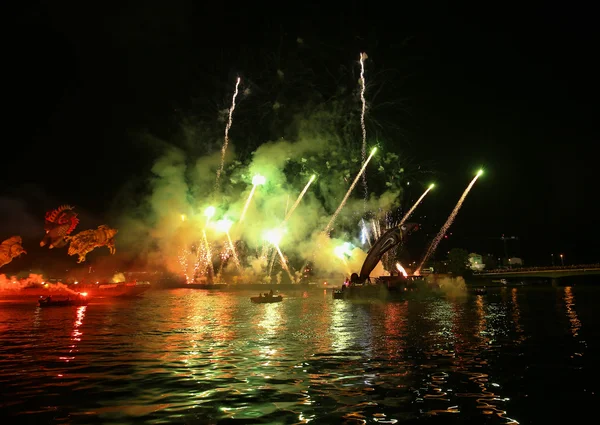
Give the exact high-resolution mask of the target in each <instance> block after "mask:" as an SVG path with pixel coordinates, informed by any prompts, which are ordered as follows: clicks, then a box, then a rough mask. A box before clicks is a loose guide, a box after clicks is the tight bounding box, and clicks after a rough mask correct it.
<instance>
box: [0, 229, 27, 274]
mask: <svg viewBox="0 0 600 425" xmlns="http://www.w3.org/2000/svg"><path fill="white" fill-rule="evenodd" d="M22 244H23V240H22V239H21V236H12V237H10V238H8V239H6V240H5V241H4V242H2V244H1V245H0V267H2V266H4V265H6V264H8V263H10V262H11V261H12V260H13V258H16V257H18V256H19V255H21V254H27V251H25V250H24V249H23V245H22Z"/></svg>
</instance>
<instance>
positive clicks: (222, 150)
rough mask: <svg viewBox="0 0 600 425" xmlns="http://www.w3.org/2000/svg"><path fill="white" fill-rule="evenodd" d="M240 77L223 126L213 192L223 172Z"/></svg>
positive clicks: (217, 188)
mask: <svg viewBox="0 0 600 425" xmlns="http://www.w3.org/2000/svg"><path fill="white" fill-rule="evenodd" d="M240 81H241V78H240V77H238V79H237V82H236V83H235V92H234V93H233V99H232V100H231V108H229V121H228V122H227V125H226V126H225V139H224V140H223V148H222V149H221V165H220V166H219V169H218V170H217V182H216V183H215V192H218V190H219V181H220V179H221V174H222V173H223V167H224V166H225V152H227V146H228V145H229V130H230V129H231V124H233V111H235V98H236V97H237V95H238V88H239V86H240Z"/></svg>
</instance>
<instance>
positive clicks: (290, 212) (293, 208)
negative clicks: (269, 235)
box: [283, 174, 317, 223]
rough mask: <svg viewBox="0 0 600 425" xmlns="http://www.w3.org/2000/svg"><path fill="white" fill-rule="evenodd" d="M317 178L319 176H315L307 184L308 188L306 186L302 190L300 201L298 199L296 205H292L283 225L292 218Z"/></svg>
mask: <svg viewBox="0 0 600 425" xmlns="http://www.w3.org/2000/svg"><path fill="white" fill-rule="evenodd" d="M316 177H317V176H315V175H314V174H313V175H312V177H311V178H310V180H309V181H308V183H306V186H304V189H302V192H300V195H298V199H296V202H294V205H292V208H290V210H289V211H288V213H287V214H286V216H285V218H284V219H283V223H285V222H286V221H288V220H289V218H290V217H291V216H292V213H293V212H294V210H295V209H296V208H297V207H298V205H299V204H300V201H301V200H302V198H303V197H304V194H305V193H306V191H307V190H308V188H309V187H310V185H311V183H312V182H313V181H314V180H315V178H316Z"/></svg>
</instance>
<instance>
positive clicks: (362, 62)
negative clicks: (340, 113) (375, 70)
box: [360, 53, 369, 209]
mask: <svg viewBox="0 0 600 425" xmlns="http://www.w3.org/2000/svg"><path fill="white" fill-rule="evenodd" d="M367 58H368V56H367V54H366V53H361V54H360V100H361V102H362V110H361V114H360V126H361V128H362V147H361V158H362V161H363V162H365V157H366V156H367V127H366V126H365V113H366V111H367V101H366V100H365V89H366V84H365V59H367ZM362 180H363V186H364V188H365V209H366V205H367V197H368V195H369V191H368V188H367V175H366V173H365V174H363V176H362Z"/></svg>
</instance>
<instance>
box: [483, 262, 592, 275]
mask: <svg viewBox="0 0 600 425" xmlns="http://www.w3.org/2000/svg"><path fill="white" fill-rule="evenodd" d="M597 268H600V263H596V264H577V265H570V266H550V267H510V268H509V267H504V268H501V269H491V270H482V271H480V272H477V273H474V274H476V275H478V274H493V273H498V274H505V273H510V272H537V271H546V270H548V271H550V270H574V269H575V270H583V269H597Z"/></svg>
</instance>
